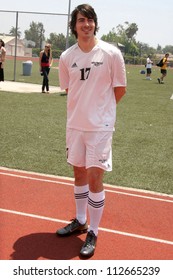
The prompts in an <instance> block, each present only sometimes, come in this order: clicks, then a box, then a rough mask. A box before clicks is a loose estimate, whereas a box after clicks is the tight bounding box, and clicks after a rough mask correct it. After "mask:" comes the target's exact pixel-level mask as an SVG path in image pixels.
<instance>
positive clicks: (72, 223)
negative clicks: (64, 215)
mask: <svg viewBox="0 0 173 280" xmlns="http://www.w3.org/2000/svg"><path fill="white" fill-rule="evenodd" d="M70 221H72V222H71V223H70V224H69V225H67V226H66V227H65V229H69V228H71V227H72V226H73V225H74V226H75V225H76V224H77V225H78V224H79V222H78V220H77V219H71V220H70Z"/></svg>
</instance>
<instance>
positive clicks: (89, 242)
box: [85, 231, 95, 247]
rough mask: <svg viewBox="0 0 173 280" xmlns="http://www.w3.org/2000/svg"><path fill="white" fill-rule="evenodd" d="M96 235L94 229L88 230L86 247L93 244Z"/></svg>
mask: <svg viewBox="0 0 173 280" xmlns="http://www.w3.org/2000/svg"><path fill="white" fill-rule="evenodd" d="M94 237H95V234H94V232H93V231H90V232H88V234H87V238H86V241H85V247H88V246H90V245H93V241H94Z"/></svg>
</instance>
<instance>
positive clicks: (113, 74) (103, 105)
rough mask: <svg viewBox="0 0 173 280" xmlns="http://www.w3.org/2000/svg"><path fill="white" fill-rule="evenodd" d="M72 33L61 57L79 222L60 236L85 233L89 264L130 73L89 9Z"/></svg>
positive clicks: (78, 14) (75, 20) (77, 12)
mask: <svg viewBox="0 0 173 280" xmlns="http://www.w3.org/2000/svg"><path fill="white" fill-rule="evenodd" d="M70 29H71V32H72V34H74V35H75V36H76V38H77V43H76V44H75V45H73V46H72V47H70V48H69V49H67V50H66V51H65V52H63V53H62V55H61V57H60V62H59V79H60V87H61V89H64V90H66V92H67V126H66V149H67V162H68V163H69V164H71V165H72V166H73V171H74V177H75V180H74V198H75V205H76V216H75V219H73V220H72V222H71V223H69V224H68V225H67V226H65V227H63V228H60V229H58V230H57V232H56V234H57V235H58V236H61V237H63V236H67V235H71V234H73V233H76V232H80V233H81V232H87V235H86V239H85V242H84V244H83V246H82V248H81V250H80V255H81V256H82V257H86V258H89V257H91V256H92V255H93V254H94V252H95V248H96V243H97V238H98V227H99V224H100V221H101V218H102V214H103V209H104V203H105V191H104V186H103V176H104V172H105V171H111V170H112V137H113V131H114V125H115V120H116V105H117V103H118V102H119V101H120V100H121V98H122V97H123V95H124V94H125V91H126V71H125V64H124V59H123V56H122V54H121V51H120V50H119V49H118V48H116V47H115V46H113V45H111V44H108V43H106V42H104V41H101V40H99V39H97V38H96V36H95V35H96V32H97V31H98V22H97V15H96V13H95V11H94V9H93V8H92V7H91V6H90V5H88V4H82V5H79V6H77V7H76V8H75V9H74V11H73V12H72V14H71V22H70ZM87 209H88V213H89V221H90V225H89V227H88V224H87Z"/></svg>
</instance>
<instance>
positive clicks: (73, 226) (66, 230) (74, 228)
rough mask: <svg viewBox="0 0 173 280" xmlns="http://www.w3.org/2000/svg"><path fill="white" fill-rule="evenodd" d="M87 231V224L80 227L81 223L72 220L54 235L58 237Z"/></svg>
mask: <svg viewBox="0 0 173 280" xmlns="http://www.w3.org/2000/svg"><path fill="white" fill-rule="evenodd" d="M87 229H88V224H87V222H86V223H85V224H83V225H82V224H81V223H79V221H78V220H77V219H73V220H72V222H71V223H70V224H68V225H67V226H65V227H63V228H60V229H58V230H57V231H56V234H57V235H59V236H67V235H71V234H73V233H76V232H80V233H84V232H87Z"/></svg>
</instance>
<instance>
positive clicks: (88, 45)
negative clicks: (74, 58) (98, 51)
mask: <svg viewBox="0 0 173 280" xmlns="http://www.w3.org/2000/svg"><path fill="white" fill-rule="evenodd" d="M97 42H98V40H97V39H96V38H95V37H92V38H90V39H88V38H87V39H86V40H85V39H78V46H79V47H80V49H81V50H82V51H83V52H86V53H87V52H90V51H91V50H92V49H93V48H94V47H95V45H96V44H97Z"/></svg>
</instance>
